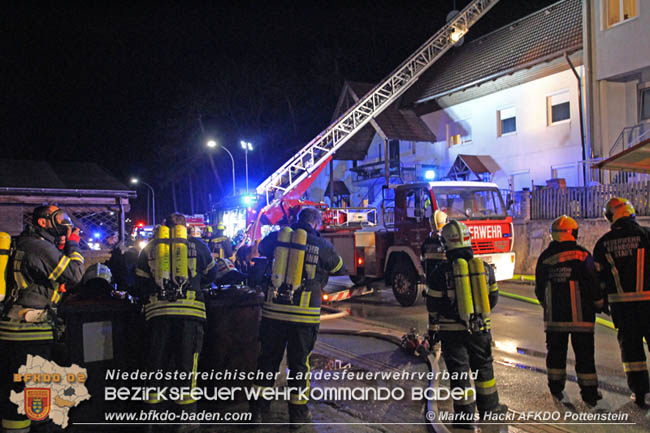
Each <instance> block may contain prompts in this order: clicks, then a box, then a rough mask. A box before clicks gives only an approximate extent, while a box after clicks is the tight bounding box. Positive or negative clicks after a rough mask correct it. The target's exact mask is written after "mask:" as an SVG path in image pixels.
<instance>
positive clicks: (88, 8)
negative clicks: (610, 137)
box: [0, 0, 554, 216]
mask: <svg viewBox="0 0 650 433" xmlns="http://www.w3.org/2000/svg"><path fill="white" fill-rule="evenodd" d="M116 3H117V2H106V3H105V4H104V5H103V6H102V5H101V4H100V3H96V4H92V5H89V4H88V3H85V4H84V3H79V4H73V3H71V2H57V3H56V4H54V3H48V4H42V3H41V2H6V3H4V4H3V13H2V15H1V16H0V29H1V30H0V32H1V33H0V35H1V36H0V50H1V51H0V52H1V56H0V70H1V71H2V72H1V74H2V75H1V76H2V79H1V80H0V124H1V127H0V140H1V141H2V148H3V156H2V158H13V159H34V160H47V161H91V162H97V163H99V164H100V165H102V166H103V167H104V168H106V169H107V170H109V171H110V172H112V173H113V174H114V175H115V176H116V177H117V178H119V179H120V180H122V181H123V182H125V183H127V182H128V179H129V177H130V176H132V175H137V176H139V177H141V178H142V179H143V180H145V181H147V182H149V183H151V184H152V185H153V186H154V188H155V189H156V199H157V203H156V204H157V207H158V214H160V215H162V214H164V213H165V212H167V211H169V210H172V208H173V204H172V200H171V188H172V185H175V188H176V195H177V207H178V210H179V211H181V212H184V213H189V212H190V211H191V209H190V200H189V193H188V191H189V186H190V184H189V182H190V181H191V182H192V184H191V185H192V189H193V192H194V194H193V195H194V210H195V211H196V212H199V211H203V210H204V208H205V207H207V204H208V194H210V195H211V198H212V200H213V201H214V200H216V199H219V198H220V197H221V196H222V195H223V194H224V192H225V193H228V192H230V191H232V189H231V188H232V187H231V183H230V179H231V171H230V158H229V157H228V156H227V154H226V153H225V152H223V151H219V150H217V151H213V155H214V160H215V163H216V166H217V171H218V174H219V180H220V182H221V185H219V183H218V182H217V180H216V179H215V176H214V175H213V172H212V171H211V169H210V164H209V159H208V157H207V155H206V150H205V146H204V143H205V138H207V137H210V138H215V139H217V141H218V142H220V143H222V144H224V145H226V146H227V147H228V148H229V149H230V151H231V152H232V153H233V155H234V156H235V159H236V165H237V167H236V170H237V177H238V180H237V182H238V186H240V187H243V185H244V154H243V150H242V149H241V148H240V147H239V141H240V140H241V139H245V140H247V141H250V142H252V143H253V145H254V146H255V150H254V151H253V152H251V153H249V177H250V185H251V189H252V188H254V186H255V185H257V183H258V182H259V181H261V180H263V179H264V177H265V176H266V175H268V174H270V173H271V172H272V171H273V170H274V169H276V168H277V167H278V166H279V165H280V164H282V163H283V162H284V161H285V160H286V159H288V157H289V156H290V155H291V154H292V153H293V152H294V151H296V150H297V149H299V148H300V147H302V146H303V145H305V144H306V143H307V142H308V141H309V140H311V138H313V137H314V136H315V135H316V134H318V133H319V132H320V131H322V130H323V129H325V128H326V127H327V126H328V124H329V123H330V120H331V117H332V113H333V111H334V106H335V104H336V100H337V98H338V96H339V92H340V90H341V87H342V84H343V81H344V80H353V81H365V82H372V83H376V82H378V81H380V80H381V79H382V78H384V77H385V76H386V75H387V74H388V73H390V71H392V70H393V68H395V67H396V66H397V65H398V64H399V63H401V62H402V61H403V60H404V59H405V58H406V57H407V56H409V55H410V54H411V53H412V52H413V51H414V50H415V49H416V48H417V47H418V46H419V45H420V44H422V43H423V42H424V41H425V40H426V39H427V38H428V37H430V36H431V35H432V34H433V33H434V32H435V31H437V30H438V29H439V28H440V27H441V26H442V25H443V24H444V19H445V16H446V14H447V13H448V12H449V11H450V10H452V8H453V5H454V1H453V0H428V1H410V0H407V1H380V0H375V1H361V0H354V1H350V0H347V1H329V2H305V1H302V2H280V1H269V2H261V1H257V2H244V1H232V2H227V3H226V2H190V1H184V2H175V3H172V2H159V3H158V4H152V3H148V2H137V3H138V4H137V5H131V6H125V5H118V4H116ZM134 3H136V2H134ZM467 3H469V2H468V1H466V0H465V1H463V0H458V1H457V2H456V7H457V8H458V9H460V8H462V7H464V6H465V5H466V4H467ZM552 3H554V1H549V0H536V1H521V0H501V2H500V3H499V4H498V5H497V6H495V8H493V9H492V11H490V12H489V13H488V14H487V15H486V16H485V17H484V18H483V19H482V20H481V21H480V22H479V24H477V25H476V26H474V27H473V28H472V30H471V31H470V34H469V35H468V38H470V39H473V38H474V37H476V36H478V35H481V34H484V33H486V32H488V31H491V30H494V29H496V28H498V27H501V26H502V25H505V24H507V23H509V22H511V21H513V20H515V19H517V18H520V17H523V16H525V15H528V14H529V13H531V12H533V11H535V10H537V9H540V8H542V7H544V6H547V5H549V4H552ZM199 119H201V120H202V122H203V125H204V128H205V135H204V134H203V133H202V130H201V123H200V120H199ZM140 195H141V198H139V199H138V200H137V201H136V203H135V204H134V206H135V213H136V214H139V215H143V214H144V212H146V210H145V211H144V212H142V209H143V207H144V206H146V205H145V204H144V203H145V202H144V200H143V199H142V197H146V195H145V194H144V190H142V191H141V194H140ZM144 209H146V207H144ZM136 216H138V215H136Z"/></svg>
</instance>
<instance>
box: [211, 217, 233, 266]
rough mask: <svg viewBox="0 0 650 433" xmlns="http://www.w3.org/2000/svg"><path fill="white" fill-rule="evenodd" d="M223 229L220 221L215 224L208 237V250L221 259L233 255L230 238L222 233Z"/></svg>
mask: <svg viewBox="0 0 650 433" xmlns="http://www.w3.org/2000/svg"><path fill="white" fill-rule="evenodd" d="M225 229H226V227H225V226H224V225H223V224H222V223H219V224H217V229H216V230H215V231H214V233H213V234H212V238H211V239H210V250H211V251H212V252H213V253H214V254H215V256H216V257H219V258H221V259H229V258H230V257H232V255H233V248H232V240H231V239H230V238H229V237H228V236H226V235H225V234H224V233H223V231H224V230H225Z"/></svg>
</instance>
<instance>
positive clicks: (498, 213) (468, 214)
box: [433, 186, 506, 220]
mask: <svg viewBox="0 0 650 433" xmlns="http://www.w3.org/2000/svg"><path fill="white" fill-rule="evenodd" d="M433 196H434V197H435V198H436V202H437V204H438V209H440V210H442V211H443V212H445V213H446V214H447V215H448V217H449V219H460V220H462V219H467V218H474V219H481V218H485V219H487V218H494V217H497V218H499V217H505V215H506V208H505V205H504V203H503V199H502V198H501V194H500V193H499V190H498V189H496V188H490V187H489V186H486V187H484V188H483V187H466V186H463V187H451V186H442V187H434V189H433Z"/></svg>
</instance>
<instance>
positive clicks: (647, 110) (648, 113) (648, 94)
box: [639, 87, 650, 120]
mask: <svg viewBox="0 0 650 433" xmlns="http://www.w3.org/2000/svg"><path fill="white" fill-rule="evenodd" d="M639 100H640V102H641V119H642V120H648V119H650V87H646V88H645V89H641V95H640V97H639Z"/></svg>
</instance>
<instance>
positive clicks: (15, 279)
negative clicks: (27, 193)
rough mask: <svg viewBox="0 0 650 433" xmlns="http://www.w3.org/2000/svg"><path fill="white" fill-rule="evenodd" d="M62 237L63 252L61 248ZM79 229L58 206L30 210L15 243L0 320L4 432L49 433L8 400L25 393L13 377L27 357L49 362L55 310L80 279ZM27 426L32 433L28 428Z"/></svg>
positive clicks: (46, 426) (48, 425) (46, 425)
mask: <svg viewBox="0 0 650 433" xmlns="http://www.w3.org/2000/svg"><path fill="white" fill-rule="evenodd" d="M62 237H65V243H64V246H63V249H62V250H61V249H59V247H58V246H57V245H59V244H60V241H61V238H62ZM79 240H80V239H79V229H73V226H72V222H71V220H70V218H69V217H68V215H67V214H66V213H65V212H64V211H63V210H61V209H59V208H58V207H57V206H40V207H38V208H36V209H34V213H33V218H32V224H31V225H29V226H28V227H27V228H26V230H25V231H24V232H23V233H22V234H21V235H20V236H19V237H18V238H16V239H15V251H14V252H13V254H12V256H11V259H10V260H9V261H8V264H7V265H8V266H9V267H10V268H8V269H7V270H8V274H9V275H10V276H11V277H12V278H11V279H12V281H10V283H9V284H8V285H7V295H6V297H5V299H4V301H3V304H2V307H3V311H2V320H1V321H0V353H2V356H1V357H0V365H1V367H0V368H1V371H2V381H1V389H0V402H1V405H2V429H3V432H7V433H9V432H12V433H23V432H29V431H32V432H41V431H50V429H51V428H53V426H52V425H51V423H50V422H47V423H41V424H38V423H32V422H31V421H30V420H29V419H28V418H27V417H26V416H25V415H19V414H18V412H17V409H18V407H17V406H16V405H15V404H14V403H12V402H11V401H10V400H9V394H10V391H11V390H13V391H15V392H17V393H20V392H22V391H23V388H24V383H22V382H14V381H13V374H14V373H17V372H18V369H19V368H20V366H21V365H24V364H25V361H26V359H27V355H33V356H40V357H42V358H45V359H47V360H51V359H52V350H53V347H54V343H55V337H56V336H57V326H56V325H57V323H56V322H57V317H56V309H57V306H58V305H59V304H60V302H61V299H62V297H63V294H64V293H65V292H66V287H68V288H72V287H74V286H76V285H77V284H78V283H79V282H80V281H81V279H82V277H83V266H84V258H83V256H82V255H81V253H80V252H79V251H80V250H79ZM30 428H31V430H30Z"/></svg>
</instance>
